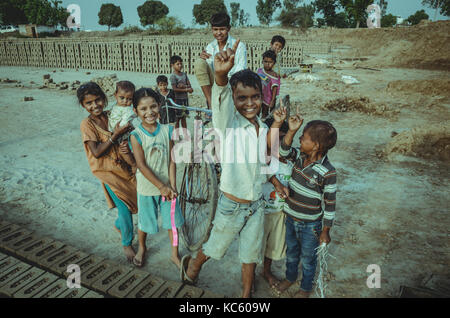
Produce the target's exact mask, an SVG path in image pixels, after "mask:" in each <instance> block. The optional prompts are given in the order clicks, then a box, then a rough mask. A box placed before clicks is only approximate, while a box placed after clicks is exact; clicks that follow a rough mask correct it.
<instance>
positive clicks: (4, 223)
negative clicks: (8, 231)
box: [0, 220, 12, 230]
mask: <svg viewBox="0 0 450 318" xmlns="http://www.w3.org/2000/svg"><path fill="white" fill-rule="evenodd" d="M11 224H12V223H11V222H8V221H6V220H0V230H1V229H2V228H4V227H5V226H8V225H11Z"/></svg>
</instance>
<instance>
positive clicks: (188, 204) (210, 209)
mask: <svg viewBox="0 0 450 318" xmlns="http://www.w3.org/2000/svg"><path fill="white" fill-rule="evenodd" d="M182 180H183V181H182V185H181V190H180V207H181V211H182V214H183V218H184V224H183V226H182V228H181V237H182V239H183V243H184V245H185V246H186V248H187V249H188V250H189V251H191V252H195V251H197V250H198V249H199V248H200V247H201V246H202V244H203V243H204V242H206V241H207V240H208V238H209V234H210V232H211V229H212V225H213V224H212V221H213V219H214V215H215V212H216V207H217V199H218V192H219V191H218V185H217V176H216V170H215V167H214V164H208V163H191V164H188V165H187V166H186V167H185V169H184V174H183V179H182Z"/></svg>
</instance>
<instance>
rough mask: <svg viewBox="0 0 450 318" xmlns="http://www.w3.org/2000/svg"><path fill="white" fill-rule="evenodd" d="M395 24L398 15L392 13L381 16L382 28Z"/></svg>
mask: <svg viewBox="0 0 450 318" xmlns="http://www.w3.org/2000/svg"><path fill="white" fill-rule="evenodd" d="M394 25H397V17H396V16H395V15H392V14H390V13H389V14H388V15H384V16H382V17H381V27H382V28H390V27H393V26H394Z"/></svg>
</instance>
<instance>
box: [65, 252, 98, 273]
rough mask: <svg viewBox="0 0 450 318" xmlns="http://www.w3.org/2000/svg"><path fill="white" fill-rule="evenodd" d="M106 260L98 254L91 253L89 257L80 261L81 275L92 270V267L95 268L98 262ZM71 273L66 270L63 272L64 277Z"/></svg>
mask: <svg viewBox="0 0 450 318" xmlns="http://www.w3.org/2000/svg"><path fill="white" fill-rule="evenodd" d="M104 260H105V259H104V258H102V257H99V256H96V255H89V256H88V257H87V258H85V259H83V260H81V261H80V262H79V263H78V266H80V271H81V275H83V273H86V272H88V271H89V270H91V268H93V267H94V266H97V265H98V264H100V263H102V262H103V261H104ZM70 274H71V273H68V272H66V271H65V272H64V273H63V275H64V277H68V276H69V275H70Z"/></svg>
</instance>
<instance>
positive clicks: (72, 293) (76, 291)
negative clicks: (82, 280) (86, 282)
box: [56, 287, 89, 298]
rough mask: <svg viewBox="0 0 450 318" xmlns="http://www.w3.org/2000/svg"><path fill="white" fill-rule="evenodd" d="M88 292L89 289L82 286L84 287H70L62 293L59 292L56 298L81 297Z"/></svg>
mask: <svg viewBox="0 0 450 318" xmlns="http://www.w3.org/2000/svg"><path fill="white" fill-rule="evenodd" d="M88 292H89V289H87V288H84V287H81V288H71V289H67V290H66V291H64V292H63V293H62V294H59V295H58V296H57V297H56V298H81V297H82V296H84V295H85V294H86V293H88Z"/></svg>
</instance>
